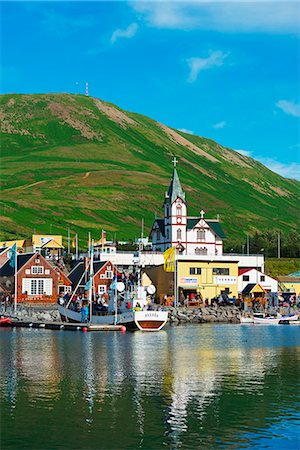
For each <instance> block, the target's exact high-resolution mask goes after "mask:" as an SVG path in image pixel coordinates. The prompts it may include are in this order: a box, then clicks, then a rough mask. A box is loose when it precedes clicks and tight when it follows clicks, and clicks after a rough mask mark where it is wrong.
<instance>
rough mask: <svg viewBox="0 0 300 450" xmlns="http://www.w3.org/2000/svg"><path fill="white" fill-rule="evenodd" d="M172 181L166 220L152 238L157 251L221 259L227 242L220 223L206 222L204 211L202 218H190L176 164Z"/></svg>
mask: <svg viewBox="0 0 300 450" xmlns="http://www.w3.org/2000/svg"><path fill="white" fill-rule="evenodd" d="M173 163H174V170H173V176H172V180H171V183H170V186H169V189H168V192H166V194H165V199H164V203H163V209H164V216H163V217H162V218H155V220H154V223H153V226H152V229H151V232H150V238H151V240H152V249H153V251H160V252H164V251H165V250H167V249H168V248H170V247H176V249H177V251H178V252H179V253H180V254H184V255H200V256H201V255H209V256H216V255H218V256H221V255H222V254H223V240H224V239H225V238H226V236H225V234H224V231H223V230H222V227H221V224H220V222H219V219H206V218H205V217H204V216H205V212H204V211H203V210H201V212H200V216H199V217H198V216H197V217H190V216H188V211H187V209H188V205H187V202H186V198H185V193H184V191H183V189H182V186H181V183H180V180H179V177H178V173H177V170H176V163H177V160H176V158H175V159H174V160H173Z"/></svg>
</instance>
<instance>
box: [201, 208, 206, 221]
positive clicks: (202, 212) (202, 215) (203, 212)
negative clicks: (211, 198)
mask: <svg viewBox="0 0 300 450" xmlns="http://www.w3.org/2000/svg"><path fill="white" fill-rule="evenodd" d="M204 214H205V211H203V209H201V211H200V216H201V219H203V217H204Z"/></svg>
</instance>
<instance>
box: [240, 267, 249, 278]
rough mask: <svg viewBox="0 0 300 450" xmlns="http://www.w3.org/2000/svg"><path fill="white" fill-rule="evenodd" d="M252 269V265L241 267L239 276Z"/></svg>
mask: <svg viewBox="0 0 300 450" xmlns="http://www.w3.org/2000/svg"><path fill="white" fill-rule="evenodd" d="M250 270H252V267H239V276H240V275H244V273H246V272H249V271H250Z"/></svg>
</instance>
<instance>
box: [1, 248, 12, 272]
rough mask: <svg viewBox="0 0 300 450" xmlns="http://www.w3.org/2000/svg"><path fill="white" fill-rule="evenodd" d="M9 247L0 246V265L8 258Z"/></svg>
mask: <svg viewBox="0 0 300 450" xmlns="http://www.w3.org/2000/svg"><path fill="white" fill-rule="evenodd" d="M9 251H10V248H9V247H3V248H0V267H1V266H3V264H5V263H6V262H7V261H8V259H9Z"/></svg>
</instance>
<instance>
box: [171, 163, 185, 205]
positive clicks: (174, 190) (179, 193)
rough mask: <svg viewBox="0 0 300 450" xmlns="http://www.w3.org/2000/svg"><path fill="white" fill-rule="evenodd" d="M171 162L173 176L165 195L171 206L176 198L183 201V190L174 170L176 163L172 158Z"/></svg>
mask: <svg viewBox="0 0 300 450" xmlns="http://www.w3.org/2000/svg"><path fill="white" fill-rule="evenodd" d="M172 162H173V165H174V170H173V176H172V180H171V183H170V186H169V189H168V193H167V194H166V197H167V198H169V201H170V203H171V204H172V203H173V202H174V201H175V200H176V198H177V197H180V198H181V199H182V200H184V201H185V193H184V192H183V189H182V187H181V184H180V180H179V176H178V173H177V170H176V164H177V162H178V161H177V159H176V158H175V157H174V159H173V161H172Z"/></svg>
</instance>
